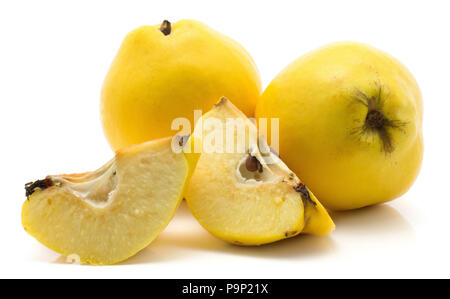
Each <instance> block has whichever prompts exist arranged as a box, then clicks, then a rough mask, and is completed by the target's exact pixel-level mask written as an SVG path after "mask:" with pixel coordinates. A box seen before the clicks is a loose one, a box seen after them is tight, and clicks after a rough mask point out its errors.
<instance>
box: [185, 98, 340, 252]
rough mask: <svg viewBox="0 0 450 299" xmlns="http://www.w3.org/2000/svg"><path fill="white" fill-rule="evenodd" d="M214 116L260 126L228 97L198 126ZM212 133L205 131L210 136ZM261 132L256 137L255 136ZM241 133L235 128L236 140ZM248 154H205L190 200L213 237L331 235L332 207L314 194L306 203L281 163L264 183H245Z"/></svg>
mask: <svg viewBox="0 0 450 299" xmlns="http://www.w3.org/2000/svg"><path fill="white" fill-rule="evenodd" d="M209 118H216V119H219V120H221V121H222V123H223V124H225V122H226V119H227V118H228V119H230V118H232V119H238V118H242V119H244V120H245V124H246V126H247V128H248V129H249V130H252V131H254V132H256V128H255V126H254V125H253V124H252V123H251V122H250V121H249V120H248V119H247V118H246V117H245V115H244V114H243V113H241V112H240V111H239V110H238V109H237V108H236V107H235V106H234V105H233V104H231V102H230V101H228V100H225V99H224V100H222V101H221V102H220V103H218V104H217V105H216V106H215V108H214V109H213V110H211V111H210V112H208V113H207V114H206V115H204V117H203V119H202V122H199V125H198V126H197V127H196V129H195V132H194V137H196V138H198V135H199V134H198V133H199V130H201V128H200V126H201V125H202V123H204V122H205V121H206V120H207V119H209ZM209 133H210V131H209V130H203V131H202V136H203V138H205V137H206V136H207V135H208V134H209ZM224 135H225V133H224ZM255 136H256V135H255ZM236 137H237V131H235V135H234V138H235V144H236ZM254 141H255V140H252V138H248V139H247V140H246V149H247V150H249V148H250V147H252V148H254ZM246 155H247V154H246V153H206V152H203V153H202V155H201V157H200V160H199V162H198V164H197V168H196V170H195V172H194V174H193V176H192V179H191V181H190V184H189V186H188V189H187V193H186V200H187V203H188V205H189V208H190V209H191V211H192V213H193V215H194V216H195V217H196V218H197V220H198V221H199V222H200V224H201V225H202V226H203V227H205V228H206V229H207V230H208V231H209V232H211V233H212V234H213V235H215V236H217V237H219V238H221V239H223V240H226V241H228V242H231V243H235V244H240V245H260V244H265V243H269V242H274V241H277V240H280V239H284V238H287V237H292V236H295V235H297V234H299V233H301V232H302V231H303V232H307V233H312V234H318V235H326V234H328V233H329V232H330V231H332V230H333V229H334V224H333V222H332V220H331V218H330V217H329V215H328V214H327V212H326V210H325V209H324V208H323V207H322V206H321V205H320V203H319V202H318V201H317V199H315V197H314V196H313V195H312V193H310V195H311V199H312V200H313V201H315V203H316V205H314V204H312V203H311V202H308V201H304V200H303V199H302V196H301V195H300V194H299V193H298V192H296V191H295V190H294V188H293V187H294V186H296V185H297V184H298V183H299V182H300V181H299V180H298V178H297V177H296V176H295V175H294V174H293V173H292V172H291V171H290V170H289V169H287V167H286V166H285V165H284V164H283V163H282V162H281V161H280V163H279V164H277V165H272V166H268V168H267V169H264V170H263V173H264V174H266V173H271V175H269V176H268V177H267V178H268V179H267V181H264V182H249V181H242V180H240V179H239V176H238V175H237V174H236V172H237V169H238V168H239V166H238V165H239V163H240V161H242V157H243V156H244V157H245V156H246Z"/></svg>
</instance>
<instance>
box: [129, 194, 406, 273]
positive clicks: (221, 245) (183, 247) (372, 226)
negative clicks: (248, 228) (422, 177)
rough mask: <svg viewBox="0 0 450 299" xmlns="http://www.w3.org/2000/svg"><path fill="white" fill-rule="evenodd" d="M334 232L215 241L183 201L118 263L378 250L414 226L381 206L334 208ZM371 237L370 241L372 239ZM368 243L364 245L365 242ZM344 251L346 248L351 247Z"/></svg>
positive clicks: (402, 239) (401, 238)
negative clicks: (245, 242) (252, 243)
mask: <svg viewBox="0 0 450 299" xmlns="http://www.w3.org/2000/svg"><path fill="white" fill-rule="evenodd" d="M332 217H333V219H334V221H335V223H336V231H335V232H333V233H332V234H331V235H330V236H327V237H317V236H310V235H300V236H297V237H294V238H290V239H286V240H282V241H280V242H275V243H272V244H267V245H263V246H257V247H243V246H236V245H232V244H228V243H226V242H224V241H221V240H219V239H217V238H215V237H214V236H212V235H211V234H209V233H208V232H207V231H206V230H205V229H203V228H202V227H201V226H200V224H198V223H197V221H196V220H195V218H194V217H193V216H192V215H191V213H190V211H189V209H188V207H187V205H186V203H185V202H183V203H182V204H181V205H180V207H179V209H178V211H177V213H176V215H175V217H174V219H173V220H172V222H171V223H170V225H169V226H168V228H167V229H166V230H165V231H164V232H163V233H161V235H160V236H159V237H158V239H157V240H155V242H154V243H152V244H151V245H150V246H149V247H147V248H146V249H144V250H142V251H141V252H139V253H138V254H137V255H136V256H134V257H132V258H130V259H129V260H127V261H125V262H123V263H122V264H140V263H153V262H163V261H164V260H168V259H174V260H177V259H184V258H189V257H191V255H199V254H202V252H203V253H204V252H209V253H213V254H214V253H215V254H228V255H238V256H244V257H245V256H246V257H254V258H265V259H284V260H296V259H299V260H300V259H306V258H314V257H326V256H327V255H334V254H335V253H336V252H337V251H338V250H339V251H341V250H346V249H345V247H346V246H348V247H352V249H355V248H356V249H358V248H359V249H364V247H365V246H371V247H372V248H367V249H368V250H371V249H376V248H375V247H378V246H375V247H374V244H379V246H380V247H384V249H389V248H390V246H389V244H388V243H391V245H393V244H396V245H398V243H399V242H403V243H404V242H411V241H412V240H414V230H413V229H412V227H411V226H410V225H409V223H408V222H407V221H406V219H405V218H404V217H403V216H402V215H401V214H400V213H399V212H397V210H395V209H394V208H393V207H391V206H389V205H387V204H385V205H378V206H373V207H368V208H363V209H359V210H355V211H348V212H334V213H332ZM372 240H375V242H373V241H372ZM369 244H370V245H369ZM352 249H350V250H352Z"/></svg>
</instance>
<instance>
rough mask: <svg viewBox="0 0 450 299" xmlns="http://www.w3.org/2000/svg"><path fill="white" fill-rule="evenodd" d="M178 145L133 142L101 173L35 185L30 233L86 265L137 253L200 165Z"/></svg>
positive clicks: (29, 204) (28, 212)
mask: <svg viewBox="0 0 450 299" xmlns="http://www.w3.org/2000/svg"><path fill="white" fill-rule="evenodd" d="M181 140H183V139H181ZM175 143H177V144H175ZM178 143H179V142H176V139H173V141H172V138H170V137H168V138H164V139H159V140H155V141H150V142H146V143H142V144H139V145H134V146H131V147H128V148H124V149H121V150H119V151H117V152H116V155H115V157H114V158H113V159H112V160H111V161H109V162H108V163H106V164H105V165H104V166H103V167H101V168H100V169H98V170H97V171H94V172H88V173H83V174H73V175H52V176H47V177H46V178H45V179H43V180H38V181H36V182H33V183H28V184H27V185H26V188H25V189H26V195H27V200H26V201H25V203H24V205H23V208H22V224H23V226H24V228H25V230H26V231H27V232H28V233H29V234H30V235H32V236H33V237H35V238H36V239H37V240H38V241H39V242H41V243H42V244H44V245H46V246H47V247H49V248H51V249H53V250H55V251H57V252H59V253H61V254H62V255H64V256H68V257H71V258H74V259H75V258H77V259H79V262H81V263H88V264H94V265H101V264H115V263H118V262H120V261H123V260H125V259H127V258H128V257H130V256H132V255H134V254H136V253H137V252H138V251H140V250H141V249H143V248H145V247H147V246H148V245H149V244H150V243H151V242H152V241H153V240H154V239H155V238H156V237H157V236H158V234H159V233H160V232H161V231H162V230H163V229H164V228H165V227H166V226H167V224H168V223H169V221H170V219H171V218H172V216H173V215H174V212H175V210H176V208H177V206H178V204H179V203H180V201H181V199H182V197H183V190H184V188H185V185H186V182H187V179H188V177H189V176H190V173H191V172H192V170H193V168H194V165H195V162H196V161H195V158H194V159H192V157H193V156H188V157H187V156H186V155H187V154H184V153H180V152H179V151H178V150H176V151H173V148H172V144H174V148H176V147H177V146H178V147H180V148H181V147H182V146H183V145H184V144H182V143H180V144H178ZM177 151H178V153H177Z"/></svg>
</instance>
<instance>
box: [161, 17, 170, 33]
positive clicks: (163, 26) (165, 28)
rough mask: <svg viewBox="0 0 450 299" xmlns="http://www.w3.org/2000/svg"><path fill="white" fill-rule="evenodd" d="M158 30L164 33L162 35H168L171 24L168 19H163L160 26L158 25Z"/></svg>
mask: <svg viewBox="0 0 450 299" xmlns="http://www.w3.org/2000/svg"><path fill="white" fill-rule="evenodd" d="M159 30H160V31H161V32H162V33H163V34H164V35H169V34H170V32H171V31H172V24H170V22H169V21H167V20H164V21H163V22H162V24H161V26H160V27H159Z"/></svg>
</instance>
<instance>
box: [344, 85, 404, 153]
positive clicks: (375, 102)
mask: <svg viewBox="0 0 450 299" xmlns="http://www.w3.org/2000/svg"><path fill="white" fill-rule="evenodd" d="M385 97H386V95H383V90H382V87H381V85H380V86H379V87H378V90H377V92H376V93H375V94H374V95H372V96H368V95H366V94H365V93H363V92H362V91H360V90H356V96H355V97H354V100H355V101H356V102H357V103H359V104H361V105H364V106H365V107H367V114H366V118H365V119H364V122H363V125H362V126H359V127H357V128H355V129H354V130H353V132H352V133H357V134H360V135H363V134H366V133H367V132H373V133H376V134H377V135H378V136H379V138H380V139H381V142H382V150H383V151H384V152H385V153H392V152H393V151H394V146H393V143H392V136H391V133H390V130H391V129H400V130H401V129H402V127H403V126H405V125H406V122H402V121H399V120H396V119H390V118H388V117H386V115H384V114H383V104H384V98H385Z"/></svg>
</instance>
